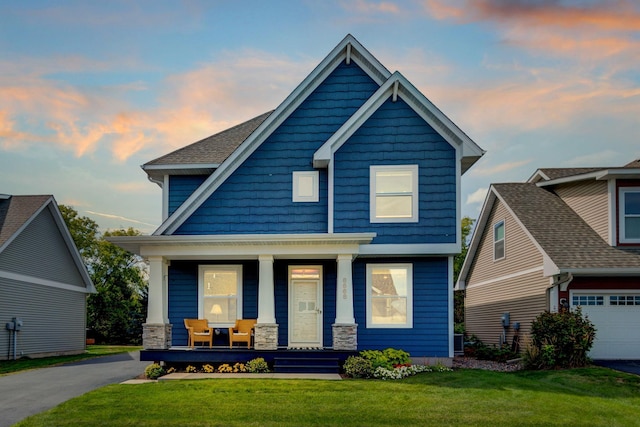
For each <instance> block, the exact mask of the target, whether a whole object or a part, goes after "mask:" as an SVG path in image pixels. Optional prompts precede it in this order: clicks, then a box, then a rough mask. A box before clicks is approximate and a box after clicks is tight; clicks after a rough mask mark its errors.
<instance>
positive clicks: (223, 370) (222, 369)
mask: <svg viewBox="0 0 640 427" xmlns="http://www.w3.org/2000/svg"><path fill="white" fill-rule="evenodd" d="M218 372H220V373H221V374H227V373H231V372H233V368H232V367H231V366H229V364H228V363H223V364H222V365H220V366H218Z"/></svg>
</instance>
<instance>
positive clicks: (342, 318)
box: [336, 255, 356, 324]
mask: <svg viewBox="0 0 640 427" xmlns="http://www.w3.org/2000/svg"><path fill="white" fill-rule="evenodd" d="M352 260H353V256H352V255H338V283H337V285H338V286H337V287H336V293H337V294H336V323H338V324H354V323H356V320H355V318H354V316H353V279H352V277H353V274H352V272H351V262H352Z"/></svg>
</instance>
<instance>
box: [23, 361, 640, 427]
mask: <svg viewBox="0 0 640 427" xmlns="http://www.w3.org/2000/svg"><path fill="white" fill-rule="evenodd" d="M638 414H640V377H638V376H634V375H629V374H624V373H619V372H615V371H611V370H608V369H605V368H595V367H594V368H584V369H573V370H567V371H542V372H526V371H525V372H518V373H499V372H490V371H480V370H464V369H463V370H458V371H455V372H452V373H451V372H449V373H446V372H444V373H424V374H419V375H416V376H414V377H410V378H407V379H404V380H399V381H382V380H345V381H321V380H273V379H270V380H263V379H255V380H254V379H233V375H232V374H230V375H229V379H215V380H191V381H160V382H157V383H148V384H140V385H111V386H107V387H104V388H101V389H99V390H96V391H94V392H91V393H87V394H86V395H84V396H81V397H79V398H76V399H72V400H70V401H68V402H66V403H64V404H62V405H60V406H58V407H56V408H54V409H52V410H50V411H48V412H44V413H42V414H39V415H36V416H34V417H31V418H28V419H27V420H24V421H23V422H21V423H19V424H17V426H21V427H26V426H51V425H55V426H314V425H316V426H391V425H401V426H447V425H450V426H459V425H478V426H484V425H490V426H513V425H518V426H542V425H544V426H550V425H563V426H571V425H576V426H578V425H589V426H600V425H601V426H628V425H640V418H639V417H638Z"/></svg>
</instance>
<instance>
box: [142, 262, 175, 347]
mask: <svg viewBox="0 0 640 427" xmlns="http://www.w3.org/2000/svg"><path fill="white" fill-rule="evenodd" d="M148 260H149V291H148V292H149V296H148V303H147V322H146V323H145V324H144V325H142V346H143V347H144V348H145V349H166V348H169V347H171V325H170V324H169V317H168V283H167V279H168V277H167V276H168V264H167V262H166V261H165V259H164V258H163V257H161V256H150V257H149V258H148Z"/></svg>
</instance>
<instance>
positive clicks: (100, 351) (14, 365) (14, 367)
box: [0, 345, 142, 375]
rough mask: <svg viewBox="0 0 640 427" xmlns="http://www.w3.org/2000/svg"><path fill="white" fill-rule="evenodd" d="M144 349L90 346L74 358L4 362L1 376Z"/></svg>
mask: <svg viewBox="0 0 640 427" xmlns="http://www.w3.org/2000/svg"><path fill="white" fill-rule="evenodd" d="M141 348H142V347H133V346H121V345H88V346H87V351H86V352H84V353H82V354H74V355H73V356H54V357H43V358H41V359H27V358H24V359H18V360H3V361H1V362H0V375H2V374H8V373H12V372H18V371H26V370H27V369H36V368H46V367H47V366H53V365H59V364H61V363H68V362H75V361H78V360H84V359H90V358H92V357H100V356H107V355H109V354H118V353H127V352H130V351H135V350H139V349H141Z"/></svg>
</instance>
